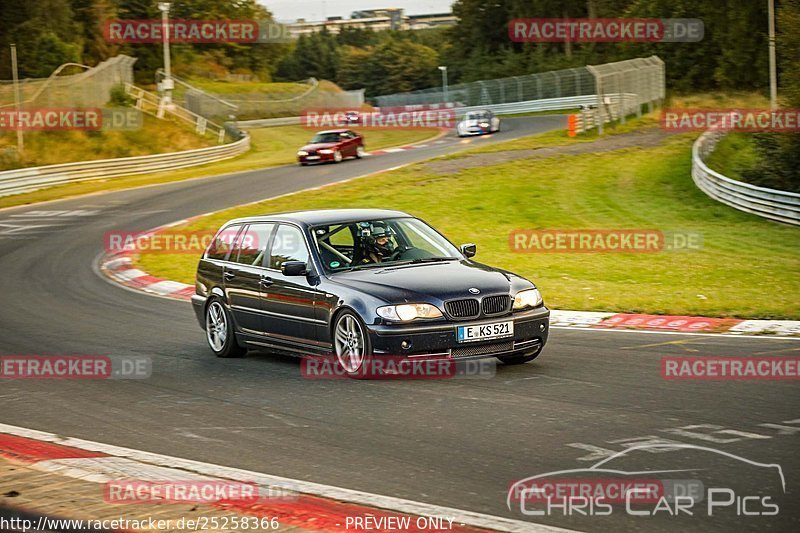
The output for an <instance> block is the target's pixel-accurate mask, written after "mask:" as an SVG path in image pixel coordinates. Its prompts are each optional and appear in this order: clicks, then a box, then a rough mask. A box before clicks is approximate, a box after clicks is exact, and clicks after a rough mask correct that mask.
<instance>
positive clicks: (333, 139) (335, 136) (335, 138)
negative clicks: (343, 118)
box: [311, 133, 341, 144]
mask: <svg viewBox="0 0 800 533" xmlns="http://www.w3.org/2000/svg"><path fill="white" fill-rule="evenodd" d="M340 140H341V136H340V134H339V133H317V134H316V135H314V138H313V139H311V144H317V143H338V142H339V141H340Z"/></svg>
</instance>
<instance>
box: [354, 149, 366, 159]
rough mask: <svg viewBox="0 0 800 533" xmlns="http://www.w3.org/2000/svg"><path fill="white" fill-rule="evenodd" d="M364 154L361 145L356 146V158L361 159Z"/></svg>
mask: <svg viewBox="0 0 800 533" xmlns="http://www.w3.org/2000/svg"><path fill="white" fill-rule="evenodd" d="M365 154H366V151H365V150H364V147H363V146H358V147H357V148H356V159H361V158H362V157H364V155H365Z"/></svg>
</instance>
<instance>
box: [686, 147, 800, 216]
mask: <svg viewBox="0 0 800 533" xmlns="http://www.w3.org/2000/svg"><path fill="white" fill-rule="evenodd" d="M724 136H725V132H721V131H707V132H705V133H703V134H702V135H701V136H700V137H699V138H698V139H697V140H696V141H695V143H694V145H693V146H692V179H693V180H694V183H695V185H697V187H699V188H700V190H701V191H703V192H704V193H706V194H707V195H708V196H710V197H711V198H713V199H715V200H717V201H719V202H722V203H723V204H727V205H729V206H731V207H733V208H735V209H738V210H740V211H745V212H747V213H752V214H754V215H758V216H760V217H764V218H768V219H770V220H776V221H778V222H783V223H785V224H792V225H795V226H800V194H798V193H793V192H787V191H779V190H776V189H767V188H765V187H758V186H756V185H751V184H749V183H744V182H741V181H737V180H733V179H731V178H728V177H726V176H723V175H722V174H720V173H719V172H716V171H714V170H711V169H710V168H708V165H706V163H705V159H706V158H707V157H708V156H709V155H710V154H711V153H712V152H713V151H714V148H715V147H716V145H717V143H718V142H719V141H720V139H722V137H724Z"/></svg>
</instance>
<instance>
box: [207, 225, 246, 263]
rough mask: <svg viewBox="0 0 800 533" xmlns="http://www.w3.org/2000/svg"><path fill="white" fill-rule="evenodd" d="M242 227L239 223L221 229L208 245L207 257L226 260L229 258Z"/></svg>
mask: <svg viewBox="0 0 800 533" xmlns="http://www.w3.org/2000/svg"><path fill="white" fill-rule="evenodd" d="M241 229H242V226H240V225H238V224H237V225H234V226H228V227H227V228H223V229H221V230H220V231H219V232H218V233H217V234H216V235H215V236H214V240H213V241H211V244H210V245H209V246H208V249H207V250H206V255H205V258H206V259H217V260H220V261H225V260H226V259H227V258H228V254H229V253H230V251H231V250H232V249H233V243H234V242H235V240H236V236H237V235H238V234H239V231H241Z"/></svg>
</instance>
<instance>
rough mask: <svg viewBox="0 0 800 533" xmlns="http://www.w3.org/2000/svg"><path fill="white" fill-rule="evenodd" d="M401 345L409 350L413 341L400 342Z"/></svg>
mask: <svg viewBox="0 0 800 533" xmlns="http://www.w3.org/2000/svg"><path fill="white" fill-rule="evenodd" d="M400 347H401V348H402V349H404V350H408V349H409V348H411V341H402V342H400Z"/></svg>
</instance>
